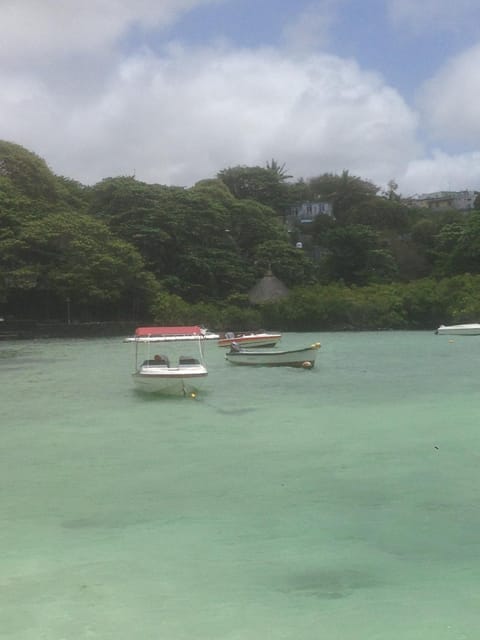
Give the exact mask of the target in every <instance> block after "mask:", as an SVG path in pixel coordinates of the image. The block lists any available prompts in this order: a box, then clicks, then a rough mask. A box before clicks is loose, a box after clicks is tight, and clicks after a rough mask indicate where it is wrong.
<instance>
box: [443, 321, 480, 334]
mask: <svg viewBox="0 0 480 640" xmlns="http://www.w3.org/2000/svg"><path fill="white" fill-rule="evenodd" d="M435 333H436V334H437V335H439V336H478V335H480V324H479V323H476V322H474V323H472V324H452V325H449V326H446V325H444V324H441V325H440V326H439V327H438V329H437V330H436V331H435Z"/></svg>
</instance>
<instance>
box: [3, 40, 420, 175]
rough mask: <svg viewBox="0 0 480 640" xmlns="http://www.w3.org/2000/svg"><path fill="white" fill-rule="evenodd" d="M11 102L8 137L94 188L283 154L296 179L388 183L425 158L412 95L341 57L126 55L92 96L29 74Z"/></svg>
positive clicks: (14, 87) (13, 85)
mask: <svg viewBox="0 0 480 640" xmlns="http://www.w3.org/2000/svg"><path fill="white" fill-rule="evenodd" d="M0 81H2V84H3V83H4V81H5V78H3V79H2V78H1V77H0ZM6 95H7V96H8V97H7V98H6V97H5V96H6ZM2 96H3V97H0V116H1V117H0V137H3V138H7V139H13V141H15V142H18V143H19V144H23V145H24V146H27V147H29V148H31V146H32V142H33V143H34V147H35V148H33V149H32V150H33V151H35V152H36V153H39V154H40V155H42V157H44V158H45V159H46V160H47V162H49V163H50V164H51V166H52V168H53V170H54V171H55V172H56V173H61V174H63V175H67V176H69V177H72V178H75V179H77V180H80V181H81V182H86V183H92V182H95V181H98V180H100V179H102V178H104V177H108V176H112V175H122V174H132V173H133V172H135V173H136V175H137V177H138V178H139V179H142V180H145V181H147V182H161V183H164V184H182V185H187V184H192V183H193V182H194V181H196V180H198V179H201V178H205V177H210V176H212V175H215V174H216V172H217V171H219V170H221V169H223V168H225V167H227V166H230V165H235V164H260V165H262V166H263V165H264V164H265V162H266V161H267V160H270V159H271V158H272V157H273V158H275V159H277V160H278V161H279V162H282V163H283V162H285V163H286V164H287V168H288V169H289V171H290V173H293V174H294V175H295V176H296V177H309V176H311V175H319V174H320V173H323V172H326V171H342V170H343V169H349V170H350V171H351V172H354V173H356V174H357V175H361V176H362V177H365V178H368V179H371V180H373V181H377V182H380V183H382V184H383V183H386V182H387V181H388V180H389V179H390V178H396V177H397V176H398V175H399V174H401V173H402V172H403V171H404V170H405V167H406V166H407V162H408V158H410V157H411V156H412V155H415V154H416V152H417V151H418V149H417V145H416V143H415V128H416V118H415V115H414V113H413V112H412V111H411V110H410V109H409V108H408V107H407V105H406V104H405V103H404V101H403V100H402V98H401V97H400V96H399V95H398V94H397V93H396V92H395V91H394V90H393V89H390V88H389V87H387V86H385V85H384V84H383V83H382V81H381V80H380V79H379V77H377V76H376V75H374V74H371V73H366V72H364V71H362V70H361V69H360V68H359V67H358V66H357V65H356V64H355V63H353V62H351V61H345V60H342V59H340V58H337V57H334V56H325V55H317V56H312V57H310V58H308V59H295V60H292V59H289V58H287V57H285V56H282V55H281V54H279V53H278V52H275V51H273V50H258V51H255V52H252V51H225V50H224V51H219V50H203V51H199V50H197V51H192V50H187V49H181V48H176V49H172V50H171V51H170V53H169V56H168V57H163V58H160V57H156V56H155V55H153V54H152V53H150V54H142V55H137V56H136V57H131V58H128V59H126V60H124V61H123V62H122V63H121V64H119V65H118V66H117V67H116V68H115V69H113V70H112V71H111V74H110V77H109V80H108V82H106V83H105V85H104V87H103V88H102V90H101V91H98V93H97V94H95V95H89V96H88V99H84V100H79V99H78V97H76V96H73V97H69V95H66V96H63V97H62V98H61V100H60V102H59V100H57V99H56V96H55V95H52V93H51V92H50V90H49V88H48V87H47V85H42V84H39V83H35V82H32V83H31V84H30V83H29V81H28V78H26V79H24V81H23V82H22V81H20V80H16V81H15V82H14V81H13V80H12V79H10V86H9V90H8V91H7V92H6V93H5V92H3V93H2Z"/></svg>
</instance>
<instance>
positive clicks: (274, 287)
mask: <svg viewBox="0 0 480 640" xmlns="http://www.w3.org/2000/svg"><path fill="white" fill-rule="evenodd" d="M288 293H289V291H288V288H287V287H286V286H285V285H284V284H283V282H282V281H281V280H279V279H278V278H276V277H275V276H274V275H273V273H272V272H271V271H268V272H267V273H266V274H265V276H264V277H263V278H262V279H261V280H259V281H258V282H257V284H256V285H255V286H254V287H252V288H251V289H250V291H249V293H248V299H249V300H250V302H251V303H252V304H262V303H265V302H273V301H274V300H279V299H280V298H285V297H286V296H288Z"/></svg>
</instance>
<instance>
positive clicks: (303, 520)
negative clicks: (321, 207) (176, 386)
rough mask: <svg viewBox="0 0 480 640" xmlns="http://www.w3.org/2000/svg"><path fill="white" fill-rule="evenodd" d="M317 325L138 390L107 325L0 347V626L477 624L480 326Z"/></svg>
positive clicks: (182, 633)
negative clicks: (165, 391) (244, 359)
mask: <svg viewBox="0 0 480 640" xmlns="http://www.w3.org/2000/svg"><path fill="white" fill-rule="evenodd" d="M317 340H320V342H321V343H322V348H321V350H320V352H319V356H318V360H317V365H316V368H315V369H314V370H313V371H304V370H295V369H287V368H285V369H273V370H272V369H266V368H252V369H250V368H243V367H238V368H236V367H235V366H234V365H230V364H228V363H227V362H225V361H224V359H223V356H224V351H223V350H221V349H218V348H217V347H216V345H215V344H214V343H213V344H208V347H207V358H208V365H209V378H208V389H207V391H206V393H205V394H203V395H200V396H199V397H198V399H196V400H193V399H190V398H185V399H161V398H152V397H149V396H147V397H142V396H141V395H139V394H138V393H136V392H135V391H134V390H133V388H132V382H131V379H130V371H131V368H132V364H133V351H132V345H128V344H124V343H122V341H121V340H119V339H99V340H68V341H67V340H39V341H32V342H2V343H0V383H1V386H0V389H1V399H2V418H1V427H0V428H1V440H0V442H1V467H0V495H1V501H0V509H1V512H0V515H1V521H2V525H1V527H0V551H1V558H2V561H1V569H2V570H1V573H0V637H1V638H2V639H3V638H5V639H8V640H43V639H45V640H77V639H78V640H84V639H85V640H87V639H91V638H95V639H101V640H114V639H115V640H127V639H128V640H133V639H134V638H135V639H141V640H157V639H162V640H163V639H165V640H266V639H271V640H317V639H323V638H325V639H328V640H363V639H365V640H377V639H378V640H380V639H381V640H386V639H387V640H392V639H393V640H397V639H401V640H413V639H415V640H417V639H418V640H430V639H432V640H433V639H435V640H444V639H448V640H460V639H466V638H472V639H475V640H477V639H478V637H479V636H480V595H479V588H478V585H479V580H480V464H479V463H480V420H479V414H480V376H479V363H480V338H475V337H470V338H466V337H463V338H462V337H457V338H453V339H452V338H451V337H450V338H449V337H447V336H435V335H434V334H433V332H405V333H402V332H385V333H373V332H372V333H327V334H307V335H300V334H287V335H285V336H284V338H283V346H284V347H287V346H288V347H290V346H291V347H295V346H303V345H305V344H310V343H311V342H314V341H317Z"/></svg>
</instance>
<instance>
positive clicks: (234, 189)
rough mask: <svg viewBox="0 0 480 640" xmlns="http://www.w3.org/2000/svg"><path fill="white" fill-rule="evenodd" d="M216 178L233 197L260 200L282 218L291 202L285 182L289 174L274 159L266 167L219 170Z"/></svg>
mask: <svg viewBox="0 0 480 640" xmlns="http://www.w3.org/2000/svg"><path fill="white" fill-rule="evenodd" d="M218 178H219V179H220V180H222V182H224V183H225V185H226V186H227V187H228V189H229V190H230V192H231V193H232V195H233V196H235V198H239V199H244V198H248V199H250V200H256V201H257V202H261V203H262V204H264V205H266V206H268V207H271V208H272V209H273V210H274V211H275V212H276V213H277V215H280V216H282V218H283V216H284V215H285V211H286V208H287V207H288V205H289V204H290V202H291V196H290V192H289V185H288V184H287V182H286V181H287V179H288V178H290V176H288V175H287V174H286V172H285V167H284V165H282V166H280V165H278V164H277V163H276V162H275V160H272V162H271V164H268V163H267V166H266V167H258V166H256V167H246V166H236V167H229V168H228V169H223V170H222V171H220V172H219V173H218Z"/></svg>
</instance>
